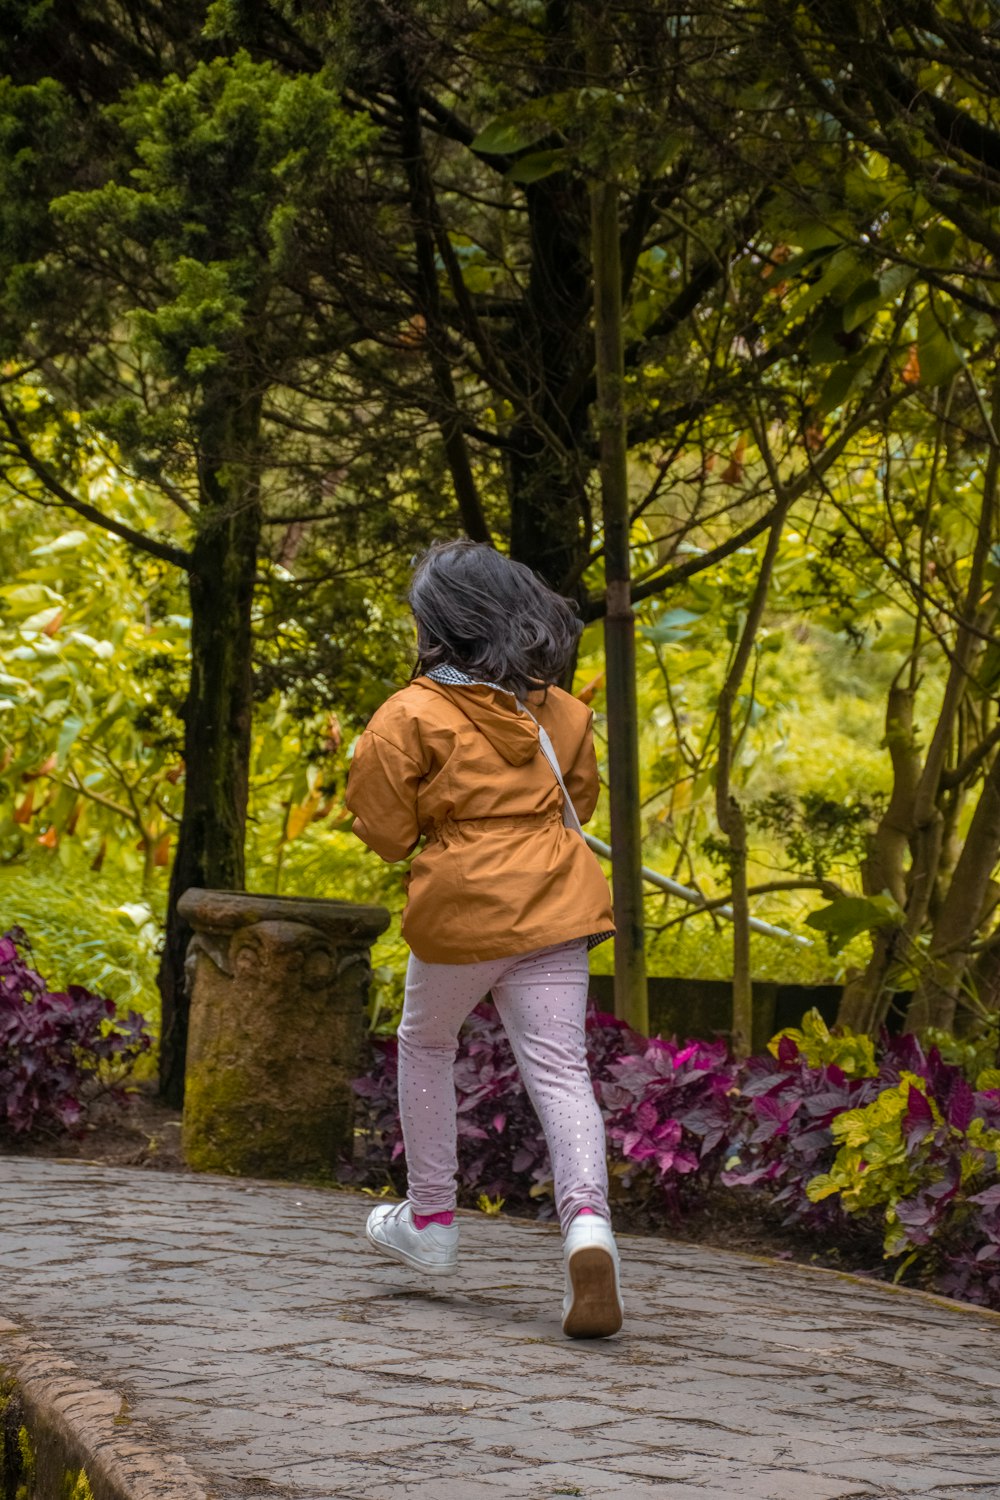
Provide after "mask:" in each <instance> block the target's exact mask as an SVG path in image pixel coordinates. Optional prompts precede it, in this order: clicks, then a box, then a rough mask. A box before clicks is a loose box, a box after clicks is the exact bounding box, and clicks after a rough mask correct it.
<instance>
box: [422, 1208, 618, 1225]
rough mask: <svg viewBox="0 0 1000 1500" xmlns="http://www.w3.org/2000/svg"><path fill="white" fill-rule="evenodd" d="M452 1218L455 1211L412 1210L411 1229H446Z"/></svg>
mask: <svg viewBox="0 0 1000 1500" xmlns="http://www.w3.org/2000/svg"><path fill="white" fill-rule="evenodd" d="M587 1212H588V1213H589V1212H590V1210H589V1209H588V1210H587ZM454 1218H455V1211H454V1209H451V1208H449V1209H446V1210H445V1212H444V1213H440V1214H418V1213H417V1212H416V1211H415V1210H414V1214H413V1227H414V1229H426V1228H427V1226H428V1224H443V1225H444V1227H445V1228H446V1229H447V1227H448V1225H449V1224H450V1223H452V1221H453V1220H454Z"/></svg>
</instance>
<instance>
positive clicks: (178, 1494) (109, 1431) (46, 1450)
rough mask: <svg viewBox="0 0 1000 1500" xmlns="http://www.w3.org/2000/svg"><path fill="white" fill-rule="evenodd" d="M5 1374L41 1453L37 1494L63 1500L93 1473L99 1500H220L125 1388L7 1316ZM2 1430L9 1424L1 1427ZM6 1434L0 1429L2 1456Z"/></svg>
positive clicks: (2, 1339)
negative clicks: (70, 1482)
mask: <svg viewBox="0 0 1000 1500" xmlns="http://www.w3.org/2000/svg"><path fill="white" fill-rule="evenodd" d="M0 1379H2V1380H4V1381H5V1382H12V1384H13V1390H12V1391H11V1393H10V1396H9V1398H8V1399H10V1400H13V1402H14V1403H15V1420H16V1421H17V1423H18V1426H20V1425H23V1426H24V1427H25V1429H26V1430H27V1433H28V1436H29V1438H30V1440H31V1443H32V1447H33V1448H34V1451H35V1455H36V1468H35V1480H34V1486H33V1489H32V1491H31V1493H32V1495H33V1497H37V1500H59V1497H60V1496H62V1495H64V1494H65V1493H66V1488H67V1486H66V1479H67V1474H69V1475H70V1476H74V1475H76V1474H77V1473H78V1472H79V1471H80V1470H81V1469H82V1470H83V1471H84V1472H85V1474H86V1477H87V1482H88V1484H89V1486H90V1491H91V1494H92V1496H93V1500H213V1491H212V1490H211V1488H210V1487H209V1485H208V1482H207V1481H206V1480H205V1479H204V1478H203V1477H202V1476H201V1475H200V1474H198V1473H197V1472H196V1471H195V1470H194V1469H193V1468H192V1467H191V1465H190V1464H189V1463H188V1462H187V1460H186V1459H183V1458H181V1457H179V1456H177V1455H175V1454H171V1453H166V1452H164V1451H163V1449H162V1448H161V1447H160V1446H159V1444H157V1443H156V1442H155V1440H154V1439H153V1437H152V1436H151V1435H150V1434H149V1433H148V1431H147V1430H146V1429H145V1427H144V1424H142V1423H140V1422H138V1421H136V1420H135V1419H134V1418H133V1417H132V1416H131V1414H130V1413H129V1409H128V1401H127V1400H126V1398H125V1396H124V1395H123V1393H122V1392H121V1391H112V1390H108V1389H107V1388H106V1387H104V1386H100V1385H97V1384H96V1383H95V1382H94V1381H92V1380H88V1379H87V1378H86V1377H85V1376H84V1375H82V1374H81V1372H80V1371H79V1370H78V1369H77V1367H76V1366H75V1365H73V1364H71V1363H70V1361H69V1360H67V1359H65V1358H64V1357H63V1356H62V1355H61V1354H59V1353H58V1352H57V1351H56V1350H55V1349H53V1348H51V1347H50V1346H49V1345H48V1344H44V1343H42V1342H41V1340H39V1339H37V1338H35V1337H34V1336H33V1335H32V1334H29V1333H27V1332H26V1331H25V1330H24V1329H23V1328H21V1327H20V1326H19V1325H18V1324H17V1323H12V1322H11V1321H10V1320H9V1319H8V1318H5V1317H2V1316H0ZM0 1433H2V1428H0ZM2 1457H3V1438H2V1435H0V1462H2Z"/></svg>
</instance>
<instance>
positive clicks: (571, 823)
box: [517, 703, 583, 838]
mask: <svg viewBox="0 0 1000 1500" xmlns="http://www.w3.org/2000/svg"><path fill="white" fill-rule="evenodd" d="M517 706H518V708H520V709H523V711H524V712H525V713H526V714H527V715H528V718H529V719H534V721H535V724H536V725H537V726H538V745H539V749H540V750H541V752H542V754H543V755H544V756H545V759H546V760H547V761H548V763H549V765H550V766H551V767H552V771H553V774H554V776H555V778H556V780H557V781H558V783H559V786H560V789H561V791H562V794H563V823H564V824H565V825H566V827H567V828H575V829H576V831H577V833H578V834H579V835H580V837H581V838H583V824H582V823H581V822H580V819H579V818H578V817H577V813H576V808H575V807H574V806H573V799H572V797H571V796H570V794H569V792H568V791H567V790H566V783H565V781H563V774H562V772H561V771H560V769H559V761H558V760H557V759H556V752H555V749H554V747H553V744H552V741H551V740H550V739H549V736H548V734H547V733H546V731H545V730H544V729H543V728H542V726H541V724H539V723H538V720H537V719H535V716H534V714H533V713H532V712H531V709H530V708H525V706H524V704H523V703H518V705H517Z"/></svg>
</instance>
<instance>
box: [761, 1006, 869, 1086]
mask: <svg viewBox="0 0 1000 1500" xmlns="http://www.w3.org/2000/svg"><path fill="white" fill-rule="evenodd" d="M782 1037H788V1038H789V1040H791V1041H792V1042H794V1043H795V1045H796V1047H797V1048H798V1050H799V1052H800V1053H801V1055H802V1056H803V1057H804V1058H805V1060H806V1062H807V1063H808V1064H809V1066H810V1067H811V1068H823V1067H826V1066H827V1065H828V1064H830V1063H832V1064H833V1065H834V1066H835V1067H838V1068H839V1069H840V1071H841V1072H842V1073H844V1074H846V1076H847V1077H848V1078H874V1077H875V1076H876V1075H877V1074H878V1064H877V1063H876V1061H875V1043H874V1042H873V1041H872V1039H871V1037H869V1036H856V1035H855V1034H854V1033H853V1032H851V1031H839V1030H838V1031H836V1032H831V1031H830V1028H829V1027H828V1026H827V1024H826V1022H825V1021H824V1020H823V1017H822V1016H821V1015H820V1013H819V1011H818V1010H809V1011H807V1012H806V1014H805V1015H804V1016H803V1017H802V1025H801V1027H797V1026H789V1027H787V1028H786V1030H784V1031H779V1032H778V1034H777V1035H776V1036H774V1037H772V1038H771V1040H770V1041H769V1042H768V1044H767V1050H768V1051H769V1052H770V1053H771V1054H772V1055H773V1056H774V1057H777V1056H778V1052H779V1049H780V1046H781V1039H782Z"/></svg>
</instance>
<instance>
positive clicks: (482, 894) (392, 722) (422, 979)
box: [347, 541, 622, 1338]
mask: <svg viewBox="0 0 1000 1500" xmlns="http://www.w3.org/2000/svg"><path fill="white" fill-rule="evenodd" d="M410 605H411V608H412V610H413V614H414V618H415V620H416V626H417V653H418V660H417V667H416V673H415V675H414V677H413V680H412V681H411V682H410V684H409V685H408V686H407V687H405V688H403V689H402V691H401V692H398V693H395V694H393V696H392V697H391V698H390V699H389V700H388V701H387V702H386V703H384V704H383V705H382V707H381V708H380V709H379V710H378V712H377V713H376V714H375V715H374V717H373V718H372V720H371V722H370V724H369V725H368V728H367V729H366V730H365V732H364V734H363V735H362V736H361V739H360V740H359V741H358V744H357V747H356V749H355V752H354V760H353V762H352V766H351V773H350V778H349V781H348V787H347V805H348V807H349V808H350V810H351V811H352V812H353V813H354V814H355V822H354V832H355V833H356V834H357V835H358V837H359V838H361V839H363V840H364V842H365V843H366V844H367V845H368V847H369V848H371V849H374V851H375V852H376V854H379V855H381V857H382V858H383V859H385V860H400V859H403V858H405V856H406V855H408V854H410V853H411V852H412V851H413V850H414V849H415V848H416V846H417V844H418V843H419V842H420V840H421V839H423V840H424V844H423V847H422V848H421V850H420V852H419V854H418V855H417V857H416V858H415V860H414V861H413V865H412V868H411V870H410V874H409V877H408V890H407V904H406V911H405V913H404V915H403V936H404V937H405V938H406V941H407V943H408V944H409V947H410V949H411V955H410V960H409V965H408V968H407V974H406V992H405V999H404V1002H403V1019H402V1022H401V1024H400V1028H399V1112H400V1119H401V1121H402V1127H403V1141H404V1145H405V1149H406V1164H407V1176H408V1185H409V1186H408V1197H407V1199H406V1201H405V1202H403V1203H401V1204H395V1205H388V1204H380V1205H379V1206H378V1207H377V1208H375V1209H374V1210H373V1212H372V1214H371V1215H370V1217H369V1219H368V1227H367V1235H368V1239H369V1241H370V1242H371V1244H372V1245H373V1246H374V1247H375V1248H376V1249H377V1250H379V1251H381V1252H382V1253H383V1254H385V1255H388V1256H391V1257H392V1258H393V1259H394V1260H397V1261H402V1262H403V1263H404V1264H406V1265H408V1266H412V1267H415V1268H416V1269H418V1270H421V1271H424V1272H426V1273H429V1274H431V1275H439V1274H444V1273H447V1272H449V1271H452V1270H453V1269H454V1268H455V1265H456V1262H457V1255H458V1224H457V1223H456V1222H455V1212H454V1211H455V1173H456V1127H455V1112H456V1099H455V1083H454V1071H453V1068H454V1060H455V1051H456V1045H457V1040H458V1033H459V1030H460V1028H461V1025H462V1022H463V1021H464V1020H465V1018H466V1016H467V1015H468V1014H469V1012H470V1011H471V1010H472V1009H473V1007H474V1006H475V1005H476V1004H478V1002H479V1001H480V1000H481V999H482V998H483V996H484V995H486V994H487V993H488V992H491V991H492V994H493V999H494V1001H495V1002H496V1006H497V1010H498V1011H499V1013H500V1017H501V1019H502V1021H503V1024H504V1028H505V1030H506V1032H507V1035H508V1037H509V1039H510V1043H511V1046H512V1047H513V1049H514V1054H515V1056H516V1058H517V1064H518V1067H519V1069H520V1072H521V1077H522V1079H523V1080H524V1084H525V1087H526V1088H527V1090H528V1094H529V1096H530V1098H531V1102H532V1104H533V1105H534V1108H535V1111H536V1112H537V1114H538V1117H539V1119H540V1121H541V1123H542V1127H543V1129H544V1131H545V1138H546V1140H547V1142H548V1145H549V1152H550V1155H551V1158H552V1168H553V1175H554V1178H555V1199H556V1209H557V1211H558V1214H559V1222H560V1225H561V1227H562V1232H563V1254H564V1260H565V1270H566V1292H565V1297H564V1301H563V1323H562V1326H563V1330H564V1331H565V1333H566V1334H567V1335H568V1336H569V1337H570V1338H599V1337H602V1336H604V1335H607V1334H612V1333H616V1332H617V1331H618V1329H619V1328H620V1327H621V1322H622V1301H621V1292H620V1289H619V1281H618V1251H617V1248H616V1246H615V1240H614V1236H613V1234H612V1232H611V1225H610V1222H609V1213H608V1197H607V1188H608V1184H607V1161H606V1148H605V1139H604V1122H603V1120H602V1118H601V1112H600V1110H599V1108H598V1106H597V1102H596V1100H595V1098H594V1091H593V1087H592V1085H591V1081H590V1074H589V1072H588V1068H587V1056H586V1042H585V1033H584V1016H585V1011H586V1005H587V990H588V967H587V950H588V948H589V947H593V946H594V945H595V944H596V943H598V942H601V941H603V940H604V939H605V938H608V937H611V936H612V935H613V933H614V925H613V922H612V917H611V905H610V893H609V891H608V885H607V881H606V880H605V878H604V874H603V872H602V870H601V867H600V865H599V864H598V862H597V860H596V858H595V857H594V855H593V854H592V853H591V852H590V850H589V849H588V847H587V845H586V844H585V843H584V841H583V838H582V837H581V835H580V831H579V823H578V822H577V821H575V819H576V815H577V814H578V816H579V818H581V819H582V820H583V821H584V822H586V820H587V819H588V818H589V817H590V816H591V815H592V813H593V811H594V806H595V803H596V801H597V793H598V778H597V762H596V759H595V756H594V745H593V737H592V732H591V718H592V715H591V713H590V710H589V709H587V708H586V707H585V706H584V705H583V704H582V703H580V702H579V700H578V699H576V698H573V697H571V696H570V694H569V693H565V692H563V691H562V690H561V689H560V688H558V687H556V686H554V684H555V682H556V680H557V679H558V678H559V677H560V676H561V675H562V673H563V671H564V669H565V667H566V665H567V663H568V662H569V660H570V657H571V655H572V652H573V649H574V646H575V644H576V640H577V638H578V635H579V632H580V628H581V627H580V622H579V620H578V619H577V617H576V614H575V612H574V610H573V608H572V606H571V605H570V604H569V603H568V601H567V600H565V599H562V598H560V596H559V595H558V594H555V593H553V592H552V590H551V589H548V588H546V587H545V585H544V584H542V583H541V582H540V581H539V580H538V579H537V578H536V577H535V575H534V574H533V573H532V572H531V571H530V570H529V569H528V568H526V567H523V566H522V565H521V564H520V563H515V562H511V561H510V560H509V559H507V558H505V557H503V556H502V555H501V554H500V553H499V552H497V551H495V550H494V549H493V548H492V547H490V546H488V545H486V544H482V543H476V542H467V541H459V542H447V543H441V544H438V545H437V546H434V547H432V548H431V550H430V551H429V552H428V553H427V554H426V555H425V556H424V557H423V559H422V560H421V561H420V563H419V564H418V566H417V568H416V571H415V573H414V576H413V582H412V586H411V590H410ZM416 674H419V675H416ZM549 756H552V757H553V760H554V761H555V762H556V763H557V765H558V770H557V769H556V765H555V764H553V763H552V762H551V761H550V759H549V758H548V757H549ZM564 792H565V793H566V794H568V798H569V799H570V806H568V807H567V805H566V801H567V799H566V796H564ZM574 807H575V809H576V812H575V813H574V811H573V808H574Z"/></svg>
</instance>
